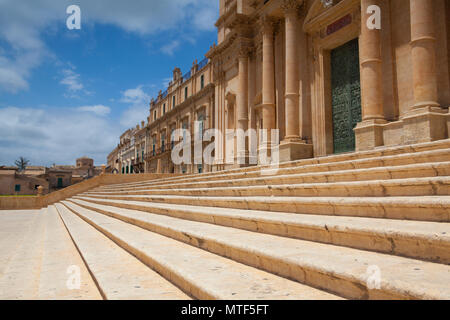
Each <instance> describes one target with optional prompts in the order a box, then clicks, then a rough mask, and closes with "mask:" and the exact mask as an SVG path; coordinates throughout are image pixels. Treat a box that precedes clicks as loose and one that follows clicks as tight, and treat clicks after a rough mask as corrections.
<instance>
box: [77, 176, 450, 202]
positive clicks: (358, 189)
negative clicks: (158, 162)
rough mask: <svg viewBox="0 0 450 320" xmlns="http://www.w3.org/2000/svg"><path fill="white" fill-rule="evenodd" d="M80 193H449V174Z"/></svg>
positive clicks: (333, 195)
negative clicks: (325, 181)
mask: <svg viewBox="0 0 450 320" xmlns="http://www.w3.org/2000/svg"><path fill="white" fill-rule="evenodd" d="M81 195H86V196H103V195H106V196H108V195H182V196H231V197H233V196H234V197H238V196H268V197H270V196H289V197H315V196H316V197H383V196H397V197H398V196H438V195H442V196H446V195H450V177H427V178H407V179H392V180H370V181H354V182H328V183H323V182H322V183H303V184H281V185H266V186H264V185H257V186H245V187H242V186H240V187H221V188H216V187H211V188H190V189H189V188H184V189H181V188H180V189H146V190H129V191H88V192H84V193H82V194H81Z"/></svg>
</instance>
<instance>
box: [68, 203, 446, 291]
mask: <svg viewBox="0 0 450 320" xmlns="http://www.w3.org/2000/svg"><path fill="white" fill-rule="evenodd" d="M65 204H66V205H67V206H68V207H70V208H72V209H73V210H75V211H77V212H79V213H80V214H82V215H83V216H85V217H89V218H90V219H93V220H94V221H98V222H97V224H98V223H101V222H99V221H102V219H103V220H106V221H111V222H110V223H106V221H105V222H103V224H102V228H105V229H110V228H111V225H112V224H113V223H112V220H111V218H104V216H103V217H101V216H99V214H98V213H95V212H93V211H90V210H86V209H83V208H80V207H79V206H77V205H74V204H71V203H67V202H65ZM117 210H119V211H120V214H111V215H113V216H114V217H117V218H120V219H123V220H124V221H127V222H132V223H133V224H135V225H138V226H140V227H142V228H145V229H147V230H150V231H152V232H156V233H160V234H162V235H164V236H167V237H172V238H174V239H176V240H179V241H182V242H186V243H188V244H191V245H194V246H197V247H200V248H202V249H205V250H208V251H211V252H213V253H216V254H220V255H224V256H226V257H229V258H232V259H233V260H236V261H239V262H242V263H245V264H248V265H251V266H254V267H257V268H261V269H263V270H266V271H268V272H273V273H276V274H279V275H282V276H284V277H289V278H292V279H295V280H297V281H299V282H301V283H305V284H307V285H312V286H315V287H319V288H321V289H325V290H329V291H332V292H335V293H337V294H339V295H341V296H344V297H346V298H353V299H364V298H371V297H372V298H374V297H377V298H383V297H384V298H393V297H395V298H398V299H400V298H407V299H413V298H418V299H450V289H449V288H448V285H447V284H448V283H449V281H450V267H449V266H447V265H442V264H435V263H430V262H422V261H418V260H413V259H407V258H401V257H395V256H390V255H384V254H379V253H373V252H367V251H361V250H356V249H351V248H345V247H337V246H331V245H327V244H320V243H315V242H308V241H303V240H296V239H288V238H282V237H277V236H272V235H263V234H259V233H254V232H249V231H245V230H238V229H234V228H227V227H222V226H217V225H210V224H205V223H199V222H194V221H186V220H181V219H176V218H172V217H167V216H161V215H152V214H149V213H142V212H138V211H129V210H125V209H117ZM146 238H147V239H148V236H147V237H146ZM370 265H376V266H378V268H379V269H380V270H381V274H382V277H381V288H380V289H378V290H371V289H369V288H368V287H367V283H366V280H367V279H366V278H365V273H366V272H367V267H368V266H370ZM283 266H286V267H283ZM418 280H420V284H419V283H417V281H418ZM337 283H338V284H339V285H337ZM231 287H232V286H231Z"/></svg>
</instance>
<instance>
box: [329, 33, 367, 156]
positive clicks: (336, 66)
mask: <svg viewBox="0 0 450 320" xmlns="http://www.w3.org/2000/svg"><path fill="white" fill-rule="evenodd" d="M331 90H332V91H331V93H332V110H333V144H334V153H342V152H350V151H354V150H355V133H354V132H353V129H354V128H355V127H356V124H357V123H358V122H360V121H361V86H360V76H359V48H358V39H355V40H352V41H350V42H347V43H346V44H344V45H342V46H340V47H338V48H336V49H334V50H332V51H331Z"/></svg>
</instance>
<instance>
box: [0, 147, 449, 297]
mask: <svg viewBox="0 0 450 320" xmlns="http://www.w3.org/2000/svg"><path fill="white" fill-rule="evenodd" d="M39 217H40V218H39V219H40V220H39V221H40V222H39V223H38V222H36V223H37V224H38V225H41V226H42V228H44V229H46V230H47V231H46V232H43V231H41V232H40V233H39V234H38V235H34V237H35V238H36V237H37V238H39V239H43V240H42V241H41V242H40V241H37V242H36V240H34V242H35V245H36V246H40V247H39V248H40V249H39V250H41V251H42V250H44V251H45V250H48V252H47V253H46V255H45V257H44V258H42V254H41V255H38V256H39V257H41V260H42V261H44V262H45V261H47V262H48V263H47V264H51V261H53V262H54V263H53V264H52V266H51V268H50V266H48V268H47V269H48V270H47V269H45V268H44V269H42V267H41V269H40V270H41V272H43V273H42V274H41V276H40V277H45V276H48V275H49V274H50V275H51V274H53V273H55V272H56V270H59V271H61V270H62V269H61V270H60V269H58V266H59V265H67V264H68V263H69V262H68V261H70V264H75V265H76V264H77V263H78V264H80V263H81V262H80V261H79V260H81V259H82V263H81V265H82V273H83V272H84V274H86V275H87V276H86V277H83V279H86V280H85V281H86V283H84V284H83V285H84V286H82V288H84V289H85V290H84V291H83V292H78V293H77V296H76V297H69V298H93V297H94V298H95V297H96V296H95V294H96V293H95V288H96V289H97V290H98V293H97V294H98V295H99V297H101V298H105V299H124V298H132V299H191V298H193V299H313V300H318V299H450V266H449V264H450V223H449V222H450V140H443V141H439V142H434V143H426V144H420V145H413V146H405V147H396V148H383V149H379V150H375V151H366V152H359V153H351V154H342V155H335V156H329V157H324V158H317V159H308V160H300V161H294V162H288V163H283V164H280V166H279V168H277V169H273V168H264V167H249V168H244V169H234V170H228V171H222V172H216V173H208V174H202V175H189V176H182V177H173V178H166V179H160V180H152V181H145V182H136V183H123V184H117V185H109V186H102V187H98V188H96V189H93V190H90V191H89V192H85V193H82V194H79V195H77V196H74V197H72V198H70V199H67V200H65V201H61V202H60V203H56V204H55V205H52V206H49V207H48V208H46V209H43V210H42V212H41V214H40V216H39ZM43 219H45V220H43ZM49 221H50V222H51V225H50V224H49ZM32 229H33V230H35V231H33V232H36V230H40V229H38V228H32ZM49 232H52V234H51V238H49V235H48V233H49ZM64 232H65V235H64ZM45 239H47V240H45ZM48 239H52V240H53V241H51V242H49V240H48ZM69 240H70V241H69ZM55 242H58V243H55ZM36 243H37V244H36ZM39 243H40V245H39ZM46 248H47V249H46ZM75 248H76V249H75ZM39 250H38V251H37V252H40V251H39ZM19 251H20V250H19ZM75 251H76V252H75ZM33 252H36V251H33ZM59 252H61V253H60V254H59ZM55 255H56V256H55ZM66 256H67V257H66ZM57 257H59V259H57ZM0 258H1V257H0ZM5 259H6V258H5ZM8 259H9V258H8ZM77 259H78V260H77ZM9 260H11V261H9V262H8V263H9V264H11V263H18V262H15V259H14V257H13V258H11V259H9ZM16 260H17V259H16ZM61 260H64V263H63V262H61ZM66 260H68V261H66ZM17 261H20V259H19V260H17ZM42 261H41V262H40V264H41V265H42V264H43V262H42ZM49 268H50V269H49ZM83 268H84V269H83ZM46 270H47V271H46ZM44 271H46V272H44ZM2 274H4V275H5V274H8V272H7V270H3V271H2V270H1V269H0V288H1V287H2V285H3V286H5V284H4V283H2V279H5V277H4V276H3V278H2V277H1V275H2ZM63 276H66V274H65V273H64V274H63ZM30 277H31V278H33V277H32V276H30ZM33 279H34V278H33ZM59 283H62V282H59ZM40 290H41V291H39V290H37V291H36V289H35V291H33V292H35V295H36V296H38V297H42V296H44V297H46V295H43V294H40V295H39V294H38V293H39V292H48V290H49V289H45V288H44V289H40ZM36 292H37V293H36ZM51 292H52V293H53V294H54V295H57V296H58V295H59V296H61V297H66V296H67V295H68V294H70V292H67V290H66V289H64V288H63V286H61V288H60V290H59V291H58V288H56V289H54V290H53V291H51ZM0 296H1V295H0ZM47 296H48V294H47Z"/></svg>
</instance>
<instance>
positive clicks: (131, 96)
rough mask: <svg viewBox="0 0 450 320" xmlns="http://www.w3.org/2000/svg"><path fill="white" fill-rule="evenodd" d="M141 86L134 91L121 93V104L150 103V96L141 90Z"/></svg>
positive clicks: (129, 90)
mask: <svg viewBox="0 0 450 320" xmlns="http://www.w3.org/2000/svg"><path fill="white" fill-rule="evenodd" d="M142 88H143V85H140V86H137V87H136V88H134V89H128V90H125V91H124V92H123V93H122V99H121V101H122V102H125V103H132V104H143V103H148V102H150V96H149V95H148V94H146V93H145V92H144V90H142Z"/></svg>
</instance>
